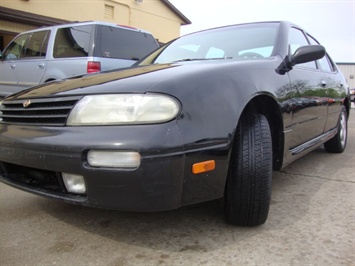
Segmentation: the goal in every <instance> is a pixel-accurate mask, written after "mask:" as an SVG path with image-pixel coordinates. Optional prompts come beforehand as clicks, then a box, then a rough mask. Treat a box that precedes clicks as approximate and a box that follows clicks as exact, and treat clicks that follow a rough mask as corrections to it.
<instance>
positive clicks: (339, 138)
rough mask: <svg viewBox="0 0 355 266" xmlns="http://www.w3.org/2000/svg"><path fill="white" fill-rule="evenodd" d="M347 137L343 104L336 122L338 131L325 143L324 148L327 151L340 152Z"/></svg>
mask: <svg viewBox="0 0 355 266" xmlns="http://www.w3.org/2000/svg"><path fill="white" fill-rule="evenodd" d="M347 139H348V116H347V112H346V110H345V107H344V106H343V109H342V111H341V114H340V118H339V122H338V133H337V134H336V135H335V136H334V137H333V138H332V139H330V140H328V141H327V142H326V143H324V148H325V150H326V151H327V152H332V153H342V152H343V151H344V150H345V147H346V142H347Z"/></svg>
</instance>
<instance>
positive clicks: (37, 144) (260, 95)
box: [0, 22, 350, 226]
mask: <svg viewBox="0 0 355 266" xmlns="http://www.w3.org/2000/svg"><path fill="white" fill-rule="evenodd" d="M349 108H350V101H349V88H348V85H347V83H346V81H345V79H344V77H343V75H342V74H341V73H340V71H339V70H338V69H337V67H336V65H335V64H334V62H333V61H332V60H331V58H330V57H329V55H328V54H327V53H326V51H325V48H324V47H323V46H321V45H319V43H318V42H317V40H316V39H315V38H314V37H312V36H311V35H310V34H308V33H307V32H305V31H304V30H302V29H301V28H299V27H297V26H296V25H294V24H292V23H289V22H264V23H251V24H242V25H235V26H228V27H221V28H216V29H211V30H206V31H202V32H198V33H194V34H190V35H186V36H183V37H181V38H178V39H176V40H174V41H172V42H170V43H168V44H166V45H165V46H163V47H161V48H159V49H158V50H156V51H154V52H153V53H152V54H150V55H148V56H147V57H146V58H145V59H143V60H141V61H140V62H138V63H137V64H136V65H135V66H134V67H132V68H128V69H124V70H118V71H111V72H104V73H100V74H93V75H85V76H81V77H75V78H71V79H68V80H64V81H57V82H52V83H48V84H45V85H40V86H37V87H34V88H32V89H29V90H26V91H23V92H20V93H18V94H15V95H12V96H10V97H8V98H6V99H4V101H3V102H2V104H1V107H0V111H1V113H0V119H1V122H0V166H1V167H0V169H1V170H0V180H1V181H2V182H4V183H6V184H8V185H11V186H13V187H16V188H19V189H22V190H25V191H28V192H31V193H35V194H38V195H41V196H46V197H50V198H53V199H58V200H62V201H65V202H69V203H74V204H80V205H87V206H92V207H99V208H108V209H116V210H126V211H162V210H168V209H175V208H179V207H181V206H185V205H189V204H194V203H198V202H204V201H209V200H214V199H218V198H224V200H225V201H224V202H225V216H226V220H227V221H228V222H229V223H232V224H235V225H243V226H254V225H260V224H263V223H264V222H265V221H266V219H267V215H268V211H269V205H270V198H271V184H272V171H273V170H280V169H282V168H283V167H285V166H286V165H288V164H289V163H291V162H292V161H294V160H295V159H297V158H299V157H301V156H303V155H305V154H306V153H308V152H310V151H312V150H313V149H315V148H317V147H319V146H321V145H323V144H324V147H325V150H327V151H329V152H333V153H340V152H343V150H344V149H345V146H346V141H347V120H348V116H349Z"/></svg>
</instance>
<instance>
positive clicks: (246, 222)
mask: <svg viewBox="0 0 355 266" xmlns="http://www.w3.org/2000/svg"><path fill="white" fill-rule="evenodd" d="M271 183H272V141H271V131H270V127H269V123H268V121H267V119H266V118H265V116H263V115H261V114H254V113H252V114H248V113H246V114H244V115H242V117H241V119H240V122H239V124H238V127H237V130H236V136H235V140H234V144H233V147H232V154H231V159H230V166H229V171H228V176H227V182H226V190H225V206H224V212H225V218H226V220H227V222H228V223H230V224H233V225H238V226H256V225H261V224H263V223H265V221H266V219H267V216H268V213H269V206H270V200H271Z"/></svg>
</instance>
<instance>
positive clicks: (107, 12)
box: [104, 5, 114, 19]
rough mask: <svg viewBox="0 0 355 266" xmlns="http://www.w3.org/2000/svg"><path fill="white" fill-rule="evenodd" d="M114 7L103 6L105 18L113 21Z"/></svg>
mask: <svg viewBox="0 0 355 266" xmlns="http://www.w3.org/2000/svg"><path fill="white" fill-rule="evenodd" d="M113 14H114V7H113V6H110V5H105V15H104V17H105V18H109V19H113V18H114V17H113Z"/></svg>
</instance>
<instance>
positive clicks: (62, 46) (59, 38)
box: [53, 25, 94, 58]
mask: <svg viewBox="0 0 355 266" xmlns="http://www.w3.org/2000/svg"><path fill="white" fill-rule="evenodd" d="M93 29H94V26H93V25H85V26H75V27H68V28H61V29H58V30H57V34H56V36H55V41H54V48H53V57H54V58H68V57H86V56H88V55H89V52H90V46H91V45H90V44H91V36H92V32H93Z"/></svg>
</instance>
